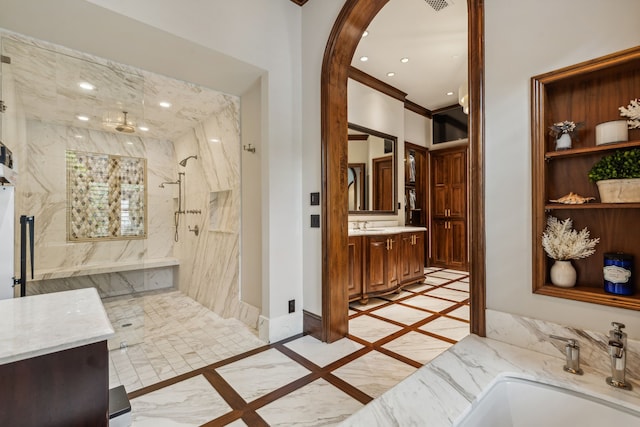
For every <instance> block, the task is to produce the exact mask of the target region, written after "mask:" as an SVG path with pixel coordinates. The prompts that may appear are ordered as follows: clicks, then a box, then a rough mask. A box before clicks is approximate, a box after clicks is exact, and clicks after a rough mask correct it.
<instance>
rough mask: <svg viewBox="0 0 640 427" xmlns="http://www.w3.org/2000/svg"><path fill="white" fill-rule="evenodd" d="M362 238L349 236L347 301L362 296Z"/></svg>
mask: <svg viewBox="0 0 640 427" xmlns="http://www.w3.org/2000/svg"><path fill="white" fill-rule="evenodd" d="M362 239H363V237H362V236H349V249H348V254H349V256H348V262H349V264H348V269H349V281H348V284H347V294H348V295H349V301H352V300H354V299H358V298H360V297H361V296H362V262H363V259H364V258H363V257H362Z"/></svg>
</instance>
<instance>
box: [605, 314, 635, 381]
mask: <svg viewBox="0 0 640 427" xmlns="http://www.w3.org/2000/svg"><path fill="white" fill-rule="evenodd" d="M611 326H613V329H612V330H610V331H609V356H611V376H610V377H607V384H609V385H610V386H612V387H617V388H622V389H624V390H631V384H630V383H629V382H627V381H625V379H624V377H625V373H626V372H625V371H626V368H627V334H626V333H624V332H622V329H623V328H624V325H623V324H622V323H618V322H611Z"/></svg>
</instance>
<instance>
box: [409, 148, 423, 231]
mask: <svg viewBox="0 0 640 427" xmlns="http://www.w3.org/2000/svg"><path fill="white" fill-rule="evenodd" d="M427 161H428V159H427V149H426V148H425V147H422V146H420V145H415V144H411V143H410V142H405V143H404V199H405V217H404V223H405V225H411V226H416V227H426V226H427V213H428V212H427V209H428V199H427V195H428V191H427V183H428V176H427Z"/></svg>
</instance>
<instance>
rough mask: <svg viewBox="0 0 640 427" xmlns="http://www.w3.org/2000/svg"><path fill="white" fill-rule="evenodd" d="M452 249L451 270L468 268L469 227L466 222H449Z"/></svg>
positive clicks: (450, 253) (450, 254)
mask: <svg viewBox="0 0 640 427" xmlns="http://www.w3.org/2000/svg"><path fill="white" fill-rule="evenodd" d="M449 224H450V225H449V233H450V236H451V237H450V242H451V248H450V252H449V257H450V258H449V262H448V265H449V266H450V267H451V268H454V269H455V268H458V269H462V270H464V269H466V268H467V227H466V223H465V221H449Z"/></svg>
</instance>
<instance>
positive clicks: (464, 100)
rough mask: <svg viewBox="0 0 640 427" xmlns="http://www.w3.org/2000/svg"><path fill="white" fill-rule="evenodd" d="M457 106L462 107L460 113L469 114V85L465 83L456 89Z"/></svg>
mask: <svg viewBox="0 0 640 427" xmlns="http://www.w3.org/2000/svg"><path fill="white" fill-rule="evenodd" d="M458 104H460V105H461V106H462V111H464V113H465V114H469V85H468V83H467V82H464V84H462V85H460V87H459V88H458Z"/></svg>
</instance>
